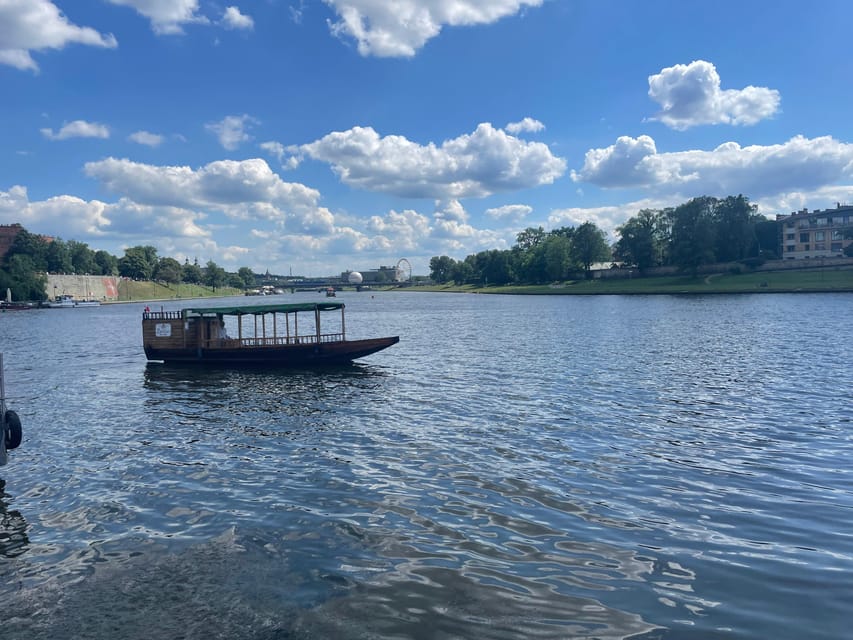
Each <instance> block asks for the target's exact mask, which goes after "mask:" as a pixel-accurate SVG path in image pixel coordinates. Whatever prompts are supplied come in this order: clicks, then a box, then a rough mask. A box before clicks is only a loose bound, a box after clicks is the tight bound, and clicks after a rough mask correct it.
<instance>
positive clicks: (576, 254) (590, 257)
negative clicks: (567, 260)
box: [572, 222, 610, 276]
mask: <svg viewBox="0 0 853 640" xmlns="http://www.w3.org/2000/svg"><path fill="white" fill-rule="evenodd" d="M572 258H573V259H574V260H575V261H576V262H577V263H578V264H580V265H581V266H582V267H583V270H584V271H585V272H586V273H587V276H589V270H590V267H591V266H592V263H593V262H600V261H602V260H608V259H609V258H610V247H609V246H608V244H607V236H605V235H604V232H603V231H602V230H601V229H599V228H598V227H597V226H595V223H594V222H584V223H583V224H582V225H580V226H579V227H578V228H577V229H575V232H574V234H572Z"/></svg>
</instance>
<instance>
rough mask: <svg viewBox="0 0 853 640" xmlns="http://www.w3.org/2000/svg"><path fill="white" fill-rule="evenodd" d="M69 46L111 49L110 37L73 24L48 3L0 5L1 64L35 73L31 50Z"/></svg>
mask: <svg viewBox="0 0 853 640" xmlns="http://www.w3.org/2000/svg"><path fill="white" fill-rule="evenodd" d="M71 43H78V44H85V45H89V46H94V47H105V48H109V49H113V48H115V47H117V46H118V43H117V42H116V39H115V37H114V36H113V35H112V34H106V35H104V34H101V33H98V32H97V31H96V30H95V29H92V28H90V27H78V26H77V25H75V24H72V23H71V22H70V21H69V20H68V18H66V17H65V16H64V15H63V14H62V12H60V10H59V9H58V8H57V6H56V5H55V4H53V2H51V1H50V0H3V1H2V2H0V64H5V65H9V66H12V67H15V68H17V69H21V70H30V71H38V65H37V64H36V62H35V60H33V58H32V56H31V54H30V53H31V52H32V51H43V50H45V49H62V48H63V47H64V46H65V45H67V44H71Z"/></svg>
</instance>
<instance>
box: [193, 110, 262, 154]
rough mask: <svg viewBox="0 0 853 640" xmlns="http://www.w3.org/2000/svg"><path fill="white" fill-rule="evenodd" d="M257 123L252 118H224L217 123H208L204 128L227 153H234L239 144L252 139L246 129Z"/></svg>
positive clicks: (247, 116)
mask: <svg viewBox="0 0 853 640" xmlns="http://www.w3.org/2000/svg"><path fill="white" fill-rule="evenodd" d="M257 123H258V121H257V120H256V119H255V118H253V117H252V116H249V115H246V114H243V115H242V116H225V117H224V118H223V119H222V120H220V121H219V122H210V123H208V124H206V125H204V128H205V129H207V130H208V131H210V132H212V133H214V134H215V135H216V137H217V138H219V144H221V145H222V146H223V147H224V148H225V149H227V150H228V151H234V150H235V149H236V148H237V147H239V146H240V143H242V142H247V141H249V140H251V139H252V137H251V136H250V135H249V134H248V133H246V129H247V128H248V127H249V126H251V125H254V124H257Z"/></svg>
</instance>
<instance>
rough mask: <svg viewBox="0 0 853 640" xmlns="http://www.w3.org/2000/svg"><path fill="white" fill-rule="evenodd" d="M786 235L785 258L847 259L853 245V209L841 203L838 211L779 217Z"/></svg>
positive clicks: (828, 210) (783, 234) (807, 211)
mask: <svg viewBox="0 0 853 640" xmlns="http://www.w3.org/2000/svg"><path fill="white" fill-rule="evenodd" d="M776 220H777V221H778V222H779V230H780V232H781V234H782V237H781V247H782V257H783V258H785V259H786V260H796V259H799V258H830V257H836V256H843V255H844V249H845V248H847V246H848V245H850V244H853V238H851V237H850V236H851V232H853V205H847V204H841V203H838V204H837V205H836V206H835V209H824V210H823V211H821V210H817V211H809V210H808V209H803V210H802V211H795V212H794V213H791V214H789V215H784V214H779V215H777V216H776Z"/></svg>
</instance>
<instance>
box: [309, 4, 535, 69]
mask: <svg viewBox="0 0 853 640" xmlns="http://www.w3.org/2000/svg"><path fill="white" fill-rule="evenodd" d="M324 2H325V3H326V4H328V5H329V6H330V7H332V8H333V9H334V10H335V12H336V13H337V14H338V17H339V20H338V21H337V22H334V23H330V25H329V26H330V28H331V30H332V33H333V34H335V35H336V36H347V37H350V38H353V39H354V40H355V41H356V42H357V43H358V52H359V53H360V54H361V55H363V56H371V55H372V56H378V57H411V56H414V55H415V53H416V52H417V50H418V49H420V48H421V47H423V46H424V44H426V42H427V41H428V40H430V39H432V38H434V37H436V36H437V35H438V34H439V33H440V32H441V29H442V28H443V27H444V25H448V26H451V27H456V26H472V25H478V24H490V23H493V22H496V21H497V20H499V19H501V18H504V17H506V16H511V15H514V14H516V13H518V12H519V11H521V10H522V9H523V8H524V7H538V6H540V5H541V4H542V2H543V0H430V1H429V2H423V1H422V0H397V1H396V2H377V0H324Z"/></svg>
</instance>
